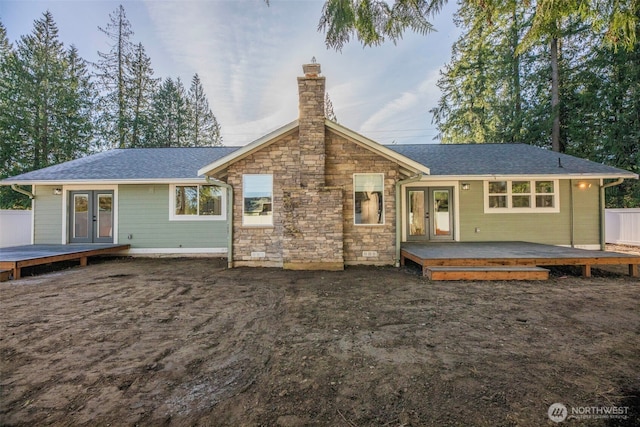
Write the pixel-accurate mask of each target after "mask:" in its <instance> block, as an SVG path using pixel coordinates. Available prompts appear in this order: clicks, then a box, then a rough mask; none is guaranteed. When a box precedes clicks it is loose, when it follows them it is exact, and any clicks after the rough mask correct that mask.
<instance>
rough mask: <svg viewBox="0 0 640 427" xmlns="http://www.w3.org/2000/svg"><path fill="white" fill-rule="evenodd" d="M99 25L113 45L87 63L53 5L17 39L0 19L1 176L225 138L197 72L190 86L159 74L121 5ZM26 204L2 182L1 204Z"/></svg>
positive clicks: (8, 206) (19, 205)
mask: <svg viewBox="0 0 640 427" xmlns="http://www.w3.org/2000/svg"><path fill="white" fill-rule="evenodd" d="M99 30H100V31H101V32H102V33H103V34H104V35H105V37H106V38H107V39H108V40H109V46H110V50H109V51H108V52H98V55H99V59H98V61H97V62H96V63H89V62H88V61H86V60H84V59H83V58H81V57H80V55H79V54H78V51H77V49H76V48H75V46H73V45H71V46H69V47H65V46H64V44H63V43H62V42H61V41H60V40H59V37H58V28H57V26H56V23H55V21H54V19H53V16H52V14H51V13H50V12H48V11H47V12H45V13H43V16H42V18H41V19H38V20H36V21H35V22H34V25H33V31H32V32H31V33H30V34H28V35H24V36H21V37H20V38H19V39H18V40H17V41H16V42H15V44H12V43H10V41H9V39H8V37H7V32H6V28H5V26H4V25H3V24H2V23H1V22H0V179H1V178H5V177H8V176H13V175H17V174H21V173H25V172H28V171H31V170H35V169H40V168H43V167H46V166H50V165H54V164H57V163H61V162H65V161H68V160H72V159H75V158H78V157H81V156H83V155H87V154H90V153H93V152H97V151H101V150H105V149H111V148H135V147H190V146H214V145H221V144H222V137H221V134H220V125H219V124H218V121H217V120H216V117H215V116H214V114H213V112H212V111H211V108H210V107H209V103H208V100H207V97H206V95H205V93H204V90H203V87H202V83H201V81H200V78H199V76H198V75H197V74H196V75H194V76H193V78H192V80H191V82H190V85H189V88H188V89H187V88H186V87H185V85H184V84H183V82H182V81H181V80H180V78H176V79H172V78H170V77H168V78H166V79H164V80H161V79H159V78H156V77H154V72H153V68H152V67H151V60H150V58H149V57H148V56H147V54H146V52H145V49H144V46H143V45H142V44H141V43H134V42H133V41H132V36H133V31H132V29H131V24H130V22H129V21H128V19H127V17H126V14H125V10H124V8H123V7H122V6H119V7H118V8H117V9H116V10H115V11H114V12H113V13H112V14H110V15H109V21H108V23H107V25H106V26H105V27H104V28H99ZM28 205H29V201H28V200H26V199H25V198H24V197H22V196H20V195H19V194H18V193H15V192H13V191H11V190H10V189H9V188H7V187H4V186H3V187H0V208H14V207H28Z"/></svg>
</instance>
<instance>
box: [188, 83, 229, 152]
mask: <svg viewBox="0 0 640 427" xmlns="http://www.w3.org/2000/svg"><path fill="white" fill-rule="evenodd" d="M188 102H189V109H190V115H189V119H190V124H189V138H188V142H187V144H188V145H190V146H194V147H202V146H218V145H222V136H221V135H220V125H219V124H218V120H217V119H216V117H215V116H214V115H213V112H212V111H211V108H210V107H209V101H207V96H206V95H205V93H204V88H203V87H202V82H201V81H200V77H199V76H198V74H195V75H194V76H193V79H192V80H191V87H190V88H189V93H188Z"/></svg>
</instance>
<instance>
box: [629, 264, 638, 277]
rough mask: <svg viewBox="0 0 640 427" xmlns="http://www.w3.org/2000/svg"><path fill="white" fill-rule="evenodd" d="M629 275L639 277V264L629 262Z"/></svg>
mask: <svg viewBox="0 0 640 427" xmlns="http://www.w3.org/2000/svg"><path fill="white" fill-rule="evenodd" d="M629 276H631V277H638V264H629Z"/></svg>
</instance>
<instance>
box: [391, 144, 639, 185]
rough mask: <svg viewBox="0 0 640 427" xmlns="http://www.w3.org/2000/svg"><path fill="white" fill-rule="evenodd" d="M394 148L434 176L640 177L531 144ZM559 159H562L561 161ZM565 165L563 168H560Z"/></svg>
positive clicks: (404, 146) (398, 146)
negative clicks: (428, 169) (424, 166)
mask: <svg viewBox="0 0 640 427" xmlns="http://www.w3.org/2000/svg"><path fill="white" fill-rule="evenodd" d="M387 147H389V148H390V149H392V150H393V151H395V152H397V153H399V154H402V155H403V156H406V157H408V158H410V159H412V160H414V161H416V162H419V163H422V164H424V165H426V166H428V167H429V168H430V170H431V175H448V176H470V175H591V176H606V177H610V176H616V177H629V178H635V177H637V176H636V175H635V174H633V173H631V172H629V171H626V170H623V169H618V168H614V167H611V166H607V165H603V164H601V163H596V162H592V161H589V160H585V159H580V158H578V157H573V156H569V155H567V154H561V153H557V152H554V151H550V150H546V149H544V148H540V147H535V146H532V145H527V144H408V145H401V144H399V145H388V146H387ZM558 159H559V160H560V162H559V163H558ZM559 165H562V167H559Z"/></svg>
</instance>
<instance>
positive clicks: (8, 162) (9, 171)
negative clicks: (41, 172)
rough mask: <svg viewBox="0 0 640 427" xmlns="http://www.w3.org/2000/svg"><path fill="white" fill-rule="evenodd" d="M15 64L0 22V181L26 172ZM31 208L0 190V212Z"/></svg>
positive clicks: (26, 201)
mask: <svg viewBox="0 0 640 427" xmlns="http://www.w3.org/2000/svg"><path fill="white" fill-rule="evenodd" d="M18 71H19V68H18V62H17V57H16V53H15V50H14V48H13V46H12V45H11V43H10V42H9V39H8V38H7V32H6V29H5V27H4V25H3V24H2V23H1V22H0V179H2V178H6V177H8V176H12V175H17V174H19V173H21V172H23V171H26V170H28V165H27V164H26V162H25V158H26V152H25V144H24V141H23V138H22V135H21V131H20V129H21V125H22V120H21V117H20V116H19V115H18V112H19V110H18V108H17V107H18V104H17V102H18V98H19V97H20V88H19V84H18V83H19V82H18V79H17V76H18V74H17V73H18ZM30 206H31V203H30V200H29V199H28V198H27V197H25V196H22V195H20V194H19V193H16V192H15V191H12V190H11V189H10V188H9V187H7V186H0V208H2V209H15V208H17V209H20V208H28V207H30Z"/></svg>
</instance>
